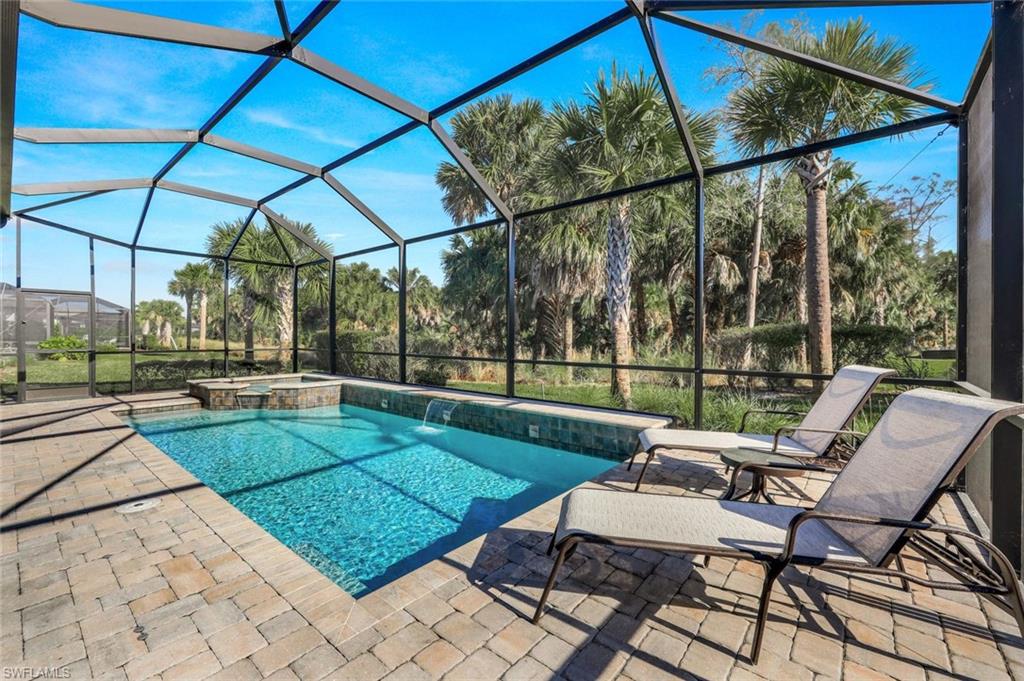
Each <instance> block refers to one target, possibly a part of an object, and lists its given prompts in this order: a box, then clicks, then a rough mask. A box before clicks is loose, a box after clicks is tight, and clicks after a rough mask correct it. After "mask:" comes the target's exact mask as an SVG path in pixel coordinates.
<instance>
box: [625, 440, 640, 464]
mask: <svg viewBox="0 0 1024 681" xmlns="http://www.w3.org/2000/svg"><path fill="white" fill-rule="evenodd" d="M642 451H644V450H643V445H642V444H640V443H639V442H637V443H636V449H634V450H633V455H632V456H631V457H629V465H628V466H626V470H627V471H631V470H633V462H634V461H636V455H637V454H639V453H640V452H642Z"/></svg>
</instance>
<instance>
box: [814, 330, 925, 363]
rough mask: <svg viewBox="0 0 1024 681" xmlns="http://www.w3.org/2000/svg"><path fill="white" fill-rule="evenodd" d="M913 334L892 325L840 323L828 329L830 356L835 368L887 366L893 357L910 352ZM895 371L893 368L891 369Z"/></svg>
mask: <svg viewBox="0 0 1024 681" xmlns="http://www.w3.org/2000/svg"><path fill="white" fill-rule="evenodd" d="M912 340H913V335H912V334H911V333H910V332H909V331H904V330H903V329H900V328H897V327H895V326H879V325H876V324H840V325H838V326H835V327H833V328H832V357H833V359H834V361H835V364H836V366H837V367H841V366H845V365H847V364H877V365H881V366H887V364H891V363H892V362H891V361H889V359H888V358H890V357H891V356H893V355H905V354H907V352H908V351H909V350H910V344H911V341H912ZM894 368H895V367H894Z"/></svg>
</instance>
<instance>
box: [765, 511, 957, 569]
mask: <svg viewBox="0 0 1024 681" xmlns="http://www.w3.org/2000/svg"><path fill="white" fill-rule="evenodd" d="M810 520H831V521H833V522H839V523H855V524H857V525H877V526H879V527H902V528H904V529H907V530H917V531H925V530H927V531H933V532H945V533H947V534H960V535H965V536H970V537H974V536H976V535H974V534H973V533H971V532H969V531H966V530H963V529H960V528H955V527H949V526H946V525H936V524H934V523H924V522H919V521H916V520H899V519H898V518H883V517H881V516H859V515H848V514H843V513H828V512H825V511H815V510H810V511H804V512H803V513H800V514H798V515H796V516H794V517H793V519H792V520H790V521H789V529H788V530H787V532H786V544H785V549H784V551H783V553H782V560H783V561H789V560H790V559H792V557H793V552H794V551H795V550H796V538H797V532H798V531H799V530H800V526H801V525H803V524H804V523H806V522H808V521H810Z"/></svg>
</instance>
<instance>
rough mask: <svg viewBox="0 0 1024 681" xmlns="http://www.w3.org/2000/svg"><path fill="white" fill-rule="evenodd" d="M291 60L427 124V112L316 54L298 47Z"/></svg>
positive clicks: (293, 51) (292, 53) (293, 50)
mask: <svg viewBox="0 0 1024 681" xmlns="http://www.w3.org/2000/svg"><path fill="white" fill-rule="evenodd" d="M291 59H292V61H294V62H295V63H296V64H299V65H300V66H305V67H306V68H307V69H309V70H310V71H313V72H314V73H318V74H320V75H321V76H323V77H325V78H327V79H329V80H333V81H334V82H335V83H338V84H339V85H343V86H345V87H347V88H349V89H350V90H352V91H354V92H358V93H359V94H361V95H363V96H364V97H368V98H369V99H372V100H373V101H375V102H377V103H378V104H382V105H384V106H386V107H387V108H389V109H391V110H392V111H397V112H398V113H400V114H402V115H403V116H407V117H408V118H411V119H412V120H414V121H419V122H420V123H426V122H427V111H426V109H421V108H420V107H418V106H416V105H415V104H412V103H411V102H407V101H406V100H404V99H402V98H401V97H399V96H398V95H395V94H393V93H391V92H388V91H387V90H385V89H384V88H382V87H379V86H377V85H374V84H373V83H371V82H370V81H368V80H366V79H365V78H362V77H361V76H357V75H356V74H354V73H352V72H351V71H348V70H346V69H343V68H341V67H340V66H338V65H337V64H335V63H333V62H331V61H328V60H327V59H324V58H323V57H321V56H320V55H318V54H316V53H315V52H310V51H309V50H306V49H303V48H301V47H296V48H294V49H292V52H291Z"/></svg>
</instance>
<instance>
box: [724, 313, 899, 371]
mask: <svg viewBox="0 0 1024 681" xmlns="http://www.w3.org/2000/svg"><path fill="white" fill-rule="evenodd" d="M807 337H808V335H807V325H806V324H762V325H760V326H755V327H754V328H753V329H748V328H747V327H745V326H739V327H731V328H728V329H723V330H722V331H720V332H718V333H717V334H716V335H715V336H714V338H712V339H711V350H712V351H713V352H714V353H715V354H716V355H717V357H718V363H719V366H722V367H727V368H740V367H741V366H742V364H743V356H744V354H745V353H746V349H747V346H748V345H749V346H750V347H751V350H752V358H753V365H754V366H756V367H757V368H758V369H763V370H766V371H787V370H792V369H800V368H801V367H798V366H796V365H797V359H798V357H799V352H800V344H801V343H803V342H806V340H807ZM912 339H913V337H912V335H911V334H910V333H909V332H908V331H904V330H903V329H900V328H897V327H895V326H879V325H875V324H837V325H835V326H833V327H832V359H833V363H834V364H835V366H837V367H840V366H845V365H847V364H883V365H884V364H885V363H886V361H888V358H890V357H892V356H894V355H900V354H905V353H906V352H907V351H908V350H909V348H910V343H911V341H912Z"/></svg>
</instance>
